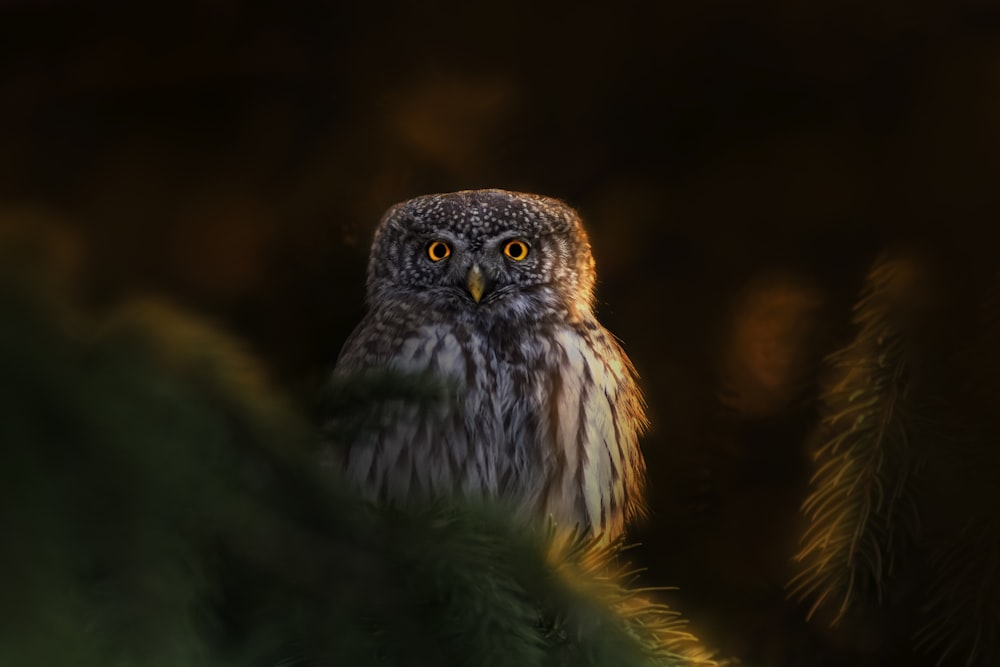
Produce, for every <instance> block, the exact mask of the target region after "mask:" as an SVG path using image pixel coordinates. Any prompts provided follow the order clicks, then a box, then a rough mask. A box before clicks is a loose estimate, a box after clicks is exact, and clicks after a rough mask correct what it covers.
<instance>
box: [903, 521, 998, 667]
mask: <svg viewBox="0 0 1000 667" xmlns="http://www.w3.org/2000/svg"><path fill="white" fill-rule="evenodd" d="M930 567H931V571H932V572H933V576H932V579H931V581H930V583H929V586H928V589H927V594H926V596H927V597H926V600H927V602H926V603H925V604H924V605H923V606H922V607H921V609H920V611H921V612H922V613H923V614H924V615H925V616H926V617H927V619H928V620H927V621H926V622H925V623H924V624H923V625H922V626H921V627H920V629H919V630H918V632H917V633H916V635H915V637H914V639H915V642H916V646H917V648H919V649H921V650H923V651H925V652H927V653H932V654H934V655H935V656H937V663H936V664H938V665H942V664H952V663H950V662H948V661H949V660H958V661H959V662H957V663H954V664H961V665H963V666H964V667H978V666H980V665H981V666H982V667H987V666H989V665H997V664H1000V521H997V520H996V519H995V518H993V520H983V519H976V520H971V521H968V522H967V523H966V524H965V526H963V527H962V529H961V531H960V532H959V533H958V534H957V535H951V536H948V537H947V538H945V539H942V540H939V541H938V542H937V543H936V544H934V545H933V546H932V547H931V557H930Z"/></svg>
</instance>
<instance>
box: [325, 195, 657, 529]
mask: <svg viewBox="0 0 1000 667" xmlns="http://www.w3.org/2000/svg"><path fill="white" fill-rule="evenodd" d="M595 279H596V273H595V263H594V258H593V254H592V251H591V245H590V242H589V239H588V236H587V233H586V231H585V229H584V227H583V223H582V221H581V218H580V216H579V214H578V213H577V212H576V211H575V210H574V209H573V208H571V207H570V206H569V205H567V204H565V203H563V202H562V201H560V200H557V199H554V198H550V197H545V196H541V195H535V194H528V193H519V192H511V191H506V190H499V189H489V190H463V191H460V192H451V193H445V194H433V195H425V196H421V197H417V198H415V199H410V200H408V201H404V202H402V203H399V204H396V205H395V206H393V207H391V208H390V209H389V210H388V211H387V212H386V213H385V215H384V216H383V217H382V219H381V221H380V223H379V225H378V227H377V228H376V230H375V234H374V239H373V241H372V245H371V251H370V256H369V262H368V271H367V283H366V298H365V301H366V306H367V309H366V312H365V314H364V316H363V318H362V319H361V321H360V323H359V324H358V325H357V327H356V328H355V329H354V331H353V332H352V333H351V334H350V336H349V337H348V338H347V340H346V342H345V343H344V346H343V348H342V350H341V353H340V355H339V357H338V359H337V362H336V364H335V366H334V369H333V376H334V377H337V378H341V379H344V378H351V377H357V376H359V375H361V374H364V373H372V372H379V371H390V372H393V373H400V374H409V375H412V376H415V377H429V378H431V379H433V380H435V381H438V382H440V383H441V386H446V387H448V394H447V396H448V398H447V399H445V400H441V401H440V403H439V404H435V405H434V406H433V407H432V408H428V409H422V408H420V406H417V405H413V404H407V403H405V402H400V401H394V402H393V401H390V402H387V404H386V408H385V410H386V414H384V415H383V418H382V419H381V420H380V421H379V424H380V427H379V428H376V429H372V430H371V431H370V432H369V433H368V435H367V436H363V437H361V436H359V437H358V438H357V439H355V441H354V442H351V443H349V444H348V446H347V447H346V448H345V450H346V451H345V452H344V453H343V455H342V456H343V459H342V461H341V465H342V468H343V470H344V471H345V472H346V475H347V477H348V478H349V480H350V481H352V482H353V483H355V484H357V485H358V486H359V487H360V488H361V490H362V491H363V493H364V495H366V496H367V497H368V498H369V499H371V500H373V501H375V502H380V503H388V504H391V505H403V506H405V505H408V504H412V503H415V502H417V501H426V500H433V499H439V498H454V497H461V498H495V499H501V500H503V501H505V502H507V503H510V504H511V505H512V506H513V507H515V508H516V509H517V510H518V511H523V512H525V513H527V514H529V515H531V516H534V517H541V518H548V519H549V520H551V521H552V522H553V523H554V524H555V525H556V526H558V527H561V528H568V529H571V530H573V531H575V532H576V534H582V535H585V536H587V535H589V536H591V537H594V538H596V539H597V540H598V541H604V542H611V541H614V540H618V539H619V538H620V537H621V536H622V535H623V533H624V531H625V528H626V526H627V525H629V524H631V523H632V522H633V521H634V520H635V519H637V518H638V517H640V516H641V515H642V514H643V513H644V500H643V493H644V486H645V462H644V459H643V455H642V452H641V449H640V445H639V439H640V436H641V435H642V433H643V432H644V431H645V430H646V429H647V426H648V422H647V418H646V405H645V402H644V399H643V396H642V393H641V391H640V389H639V386H638V376H637V373H636V370H635V367H634V366H633V364H632V362H631V361H630V360H629V358H628V356H627V355H626V354H625V352H624V351H623V349H622V347H621V345H620V344H619V343H618V341H617V339H616V338H615V337H614V336H613V335H612V334H611V333H610V332H609V331H608V330H607V329H605V328H604V327H603V326H602V325H601V324H600V322H598V320H597V318H596V316H595V313H594V307H595V294H594V288H595Z"/></svg>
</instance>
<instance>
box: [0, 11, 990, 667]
mask: <svg viewBox="0 0 1000 667" xmlns="http://www.w3.org/2000/svg"><path fill="white" fill-rule="evenodd" d="M998 166H1000V8H997V7H995V6H994V4H993V3H988V2H979V3H976V2H963V1H958V2H943V1H942V2H938V3H926V2H925V3H913V2H901V1H896V2H894V1H876V2H870V1H851V0H849V1H834V0H818V1H816V2H793V1H792V0H775V1H772V2H756V3H745V2H738V1H736V0H708V1H702V2H684V3H681V2H661V3H648V4H643V3H631V2H616V3H611V4H607V5H605V6H603V7H584V6H582V5H578V4H577V3H565V4H560V3H538V2H523V1H515V2H509V3H507V4H504V5H492V6H489V5H476V4H474V3H468V2H454V3H452V2H431V1H427V2H422V3H412V4H404V3H400V2H356V3H354V4H348V3H320V2H314V3H285V4H277V3H275V4H272V5H271V6H267V5H263V4H253V5H251V4H250V3H240V2H237V1H231V2H225V1H219V2H197V3H185V2H177V1H174V2H169V3H167V2H149V3H131V4H128V5H126V4H124V3H123V4H122V5H119V6H114V5H109V4H105V5H101V6H96V5H95V3H82V2H80V3H76V2H62V1H59V0H51V1H49V2H30V1H21V2H17V1H14V2H12V1H10V0H7V1H6V2H0V233H24V232H25V230H43V232H44V233H45V234H46V235H47V236H48V237H49V245H48V246H47V247H48V248H49V251H48V252H49V254H50V255H51V256H50V259H51V260H52V261H53V262H54V263H55V264H56V265H57V266H58V267H59V269H60V271H62V273H63V275H64V276H65V277H66V278H67V282H68V283H70V284H72V285H73V286H74V288H75V289H77V290H78V291H79V292H80V294H81V295H82V296H83V297H84V298H85V299H87V300H88V301H90V302H91V303H93V304H94V305H95V306H97V307H101V306H103V305H106V304H112V303H114V302H116V301H119V300H120V299H122V298H124V297H127V296H131V295H136V294H148V293H154V294H158V295H161V296H165V297H167V298H170V299H172V300H175V301H178V302H180V303H182V304H183V305H185V306H187V307H189V308H192V309H194V310H195V311H197V312H200V313H202V314H203V315H204V316H206V317H207V318H209V319H210V320H212V321H215V322H217V323H219V324H220V325H222V326H223V327H225V328H227V329H228V330H230V331H232V332H235V333H236V334H237V335H238V336H240V337H242V338H243V339H245V340H246V341H247V342H248V345H249V346H250V347H251V348H252V349H253V350H254V352H255V354H256V355H257V356H258V357H259V358H260V359H261V360H262V362H263V363H264V364H265V365H266V366H267V367H268V368H269V369H270V371H271V373H272V375H273V377H274V378H275V379H276V380H277V382H279V383H280V384H281V385H282V386H284V387H285V388H286V389H287V390H288V391H289V392H291V393H292V394H293V395H295V396H297V397H299V398H300V399H301V400H302V401H303V404H305V405H308V404H309V402H310V400H311V397H312V396H313V395H314V392H315V389H316V387H317V386H318V384H319V383H320V382H321V381H322V378H323V375H324V373H325V371H326V370H328V369H329V367H330V366H331V364H332V362H333V361H334V359H335V358H336V355H337V353H338V351H339V349H340V345H341V344H342V342H343V340H344V338H345V337H346V335H347V334H348V333H349V331H350V329H351V328H352V326H353V325H354V323H355V322H356V321H357V320H358V319H359V317H360V315H361V312H362V302H361V299H362V294H363V280H364V269H365V262H366V252H367V244H368V241H369V238H370V234H371V231H372V229H373V228H374V225H375V224H376V222H377V221H378V219H379V217H380V215H381V213H382V212H383V211H384V210H385V209H386V208H387V207H388V206H389V205H391V204H393V203H395V202H397V201H400V200H403V199H406V198H409V197H411V196H415V195H418V194H424V193H428V192H442V191H451V190H457V189H466V188H478V187H501V188H507V189H515V190H525V191H531V192H537V193H541V194H547V195H551V196H556V197H560V198H563V199H565V200H567V201H568V202H569V203H570V204H572V205H573V206H575V207H577V208H578V209H579V210H580V211H581V213H582V214H583V216H584V219H585V221H586V223H587V225H588V228H589V230H590V232H591V237H592V238H591V240H592V242H593V245H594V252H595V255H596V258H597V262H598V271H599V277H600V282H599V298H600V316H601V319H602V321H603V322H604V323H605V324H606V325H607V326H608V327H609V328H610V329H611V330H612V331H614V332H615V333H616V334H617V335H618V336H620V337H621V338H622V340H623V341H624V345H625V348H626V350H627V351H628V353H629V354H630V356H631V357H632V359H633V360H634V361H635V363H636V365H637V367H638V368H639V371H640V373H641V375H642V382H643V386H644V388H645V390H646V394H647V397H648V400H649V405H650V412H651V417H652V420H653V426H654V430H653V432H652V434H651V435H650V436H649V437H648V438H647V439H646V440H645V442H644V446H645V451H646V456H647V459H648V463H649V467H650V478H651V498H650V501H651V510H652V511H651V515H650V518H649V520H648V521H647V523H646V524H645V525H644V526H641V527H640V528H639V529H638V530H637V531H636V534H635V538H636V539H637V540H638V541H641V542H643V546H641V547H638V548H636V549H635V550H634V551H633V552H632V553H633V558H634V560H635V562H636V563H637V564H639V565H642V566H644V567H646V568H647V571H646V573H645V574H644V575H643V582H644V583H649V584H650V585H659V586H663V585H676V586H679V587H680V591H678V592H676V593H671V594H668V595H667V599H668V601H669V602H670V603H671V604H672V605H676V606H677V607H679V608H680V609H681V610H682V611H683V612H684V613H685V614H686V615H688V616H689V617H691V618H692V619H693V627H694V628H695V630H696V631H697V632H698V633H699V634H700V635H701V636H703V637H704V638H705V639H706V640H707V641H709V642H710V643H711V644H712V645H714V646H716V647H718V648H720V649H721V651H722V654H723V655H731V656H737V657H740V658H742V659H743V660H744V661H745V664H747V665H773V666H776V667H777V666H784V665H825V664H830V665H840V664H850V663H854V664H859V665H860V664H871V665H883V664H885V665H888V664H908V665H909V664H921V662H920V659H918V658H913V657H912V656H910V655H909V654H908V652H907V648H906V646H907V645H908V642H907V641H906V640H905V638H901V636H896V635H894V634H893V632H892V631H891V629H889V630H887V629H886V627H887V625H886V623H884V622H883V623H881V624H880V625H879V626H878V627H879V629H878V630H871V631H864V630H863V628H865V627H868V626H867V625H866V624H865V623H864V622H860V623H859V624H855V625H854V626H851V627H850V628H849V629H846V630H845V629H840V630H827V629H825V628H824V627H823V626H822V624H814V625H807V624H806V622H805V620H804V608H803V607H801V606H799V605H797V604H794V603H791V602H786V601H785V596H784V591H783V585H784V583H785V582H786V581H787V579H788V577H789V575H790V573H791V568H790V561H791V557H792V556H793V554H794V553H795V550H796V540H797V535H798V530H799V528H800V525H799V521H800V520H799V515H798V506H799V504H800V503H801V501H802V498H803V497H804V493H805V488H806V486H805V485H806V483H807V479H808V459H807V456H806V449H805V446H806V442H807V436H808V434H809V432H810V430H811V429H812V427H813V425H814V423H815V421H816V405H815V396H816V386H817V377H818V368H819V361H820V360H821V358H822V357H823V355H825V354H827V353H829V352H830V351H832V350H833V349H835V348H836V347H837V345H838V344H841V343H843V342H844V341H845V340H847V338H848V337H849V335H850V327H849V318H850V306H851V304H852V302H853V301H854V300H855V298H856V296H857V293H858V289H859V288H860V286H861V284H862V282H863V280H864V276H865V272H866V270H867V267H868V266H869V265H870V263H871V262H872V260H873V259H874V258H875V257H876V256H877V254H878V253H879V252H880V251H882V250H884V249H887V248H890V247H893V246H896V245H898V244H901V243H908V242H915V243H918V244H922V245H923V246H925V247H928V248H931V249H933V250H935V251H936V252H939V253H941V254H942V255H946V256H947V257H949V258H950V259H949V261H950V262H952V264H951V265H952V266H954V267H962V266H963V265H965V263H966V262H968V263H970V265H976V266H987V265H989V266H992V265H993V264H994V263H995V260H994V257H995V256H996V248H997V236H998V235H997V234H996V233H995V232H994V231H993V226H994V222H995V211H996V210H997V209H996V206H995V205H996V203H997V199H998V197H1000V195H998V192H1000V188H998V180H997V177H998V175H1000V174H998ZM11 230H14V231H11ZM891 625H892V624H891V622H890V623H889V624H888V626H889V627H891ZM873 627H874V626H873ZM859 629H860V630H859Z"/></svg>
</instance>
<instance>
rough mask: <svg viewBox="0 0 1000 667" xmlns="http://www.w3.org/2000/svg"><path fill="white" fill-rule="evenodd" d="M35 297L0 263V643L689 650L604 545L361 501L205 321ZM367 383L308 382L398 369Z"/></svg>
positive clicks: (596, 660)
mask: <svg viewBox="0 0 1000 667" xmlns="http://www.w3.org/2000/svg"><path fill="white" fill-rule="evenodd" d="M57 304H58V300H57V299H53V297H52V296H51V295H46V294H43V293H41V292H39V291H38V290H35V289H34V288H31V287H25V286H24V285H23V284H20V283H19V282H18V281H15V280H6V279H3V278H2V277H0V321H2V322H3V326H2V327H0V440H2V444H3V446H2V447H0V534H2V535H3V538H4V545H3V548H2V549H0V571H2V572H3V573H4V575H5V584H4V595H3V596H0V664H4V665H75V666H83V667H86V666H88V665H94V666H97V665H100V666H102V667H103V666H106V665H113V666H116V667H131V666H138V665H143V666H153V667H155V666H158V665H162V666H164V667H167V666H175V665H185V666H198V665H203V666H205V667H222V666H225V667H244V666H251V665H254V666H256V665H284V666H289V667H290V666H292V665H476V666H480V665H498V666H500V665H510V666H511V667H514V666H517V667H521V666H530V665H574V666H577V665H593V666H598V665H608V666H611V665H614V666H616V667H617V666H629V665H635V666H640V665H642V666H646V665H663V666H669V667H680V666H687V665H704V664H712V663H711V660H710V656H709V654H708V653H707V652H706V651H705V650H704V649H703V648H702V647H701V646H700V644H699V643H698V642H697V640H696V639H694V638H693V637H692V636H691V635H689V634H687V633H686V632H685V631H684V626H683V623H682V622H681V621H680V619H679V618H678V616H677V615H676V613H675V612H673V611H671V610H669V609H667V608H665V607H663V606H661V605H659V604H657V603H655V602H654V601H652V600H651V599H649V598H648V596H647V595H645V594H643V593H642V592H640V591H634V590H630V589H629V588H628V586H627V584H628V581H629V574H628V572H627V568H624V567H623V566H621V565H620V564H619V558H620V556H619V549H618V548H617V547H598V546H596V545H593V544H590V543H588V542H586V541H583V540H579V539H569V540H565V539H557V538H556V537H555V535H554V534H553V532H552V531H551V530H550V529H548V528H546V527H544V526H536V525H533V524H529V523H524V522H520V521H516V520H512V519H511V518H510V516H509V512H506V511H505V508H503V507H493V506H472V505H463V506H433V507H426V508H423V509H421V510H417V511H414V512H409V513H403V512H401V511H398V510H392V509H384V510H383V509H377V508H375V507H373V506H371V505H368V504H366V503H364V502H362V501H361V500H359V499H358V498H357V497H355V495H354V493H353V492H351V491H350V490H349V489H348V488H347V487H346V485H344V484H342V483H341V482H340V480H339V479H338V478H337V477H336V476H334V475H333V474H332V473H331V472H330V471H329V470H321V469H319V468H318V466H316V465H315V456H316V452H315V451H314V450H313V447H312V441H313V440H314V434H313V433H312V431H311V429H309V428H307V427H306V426H305V425H304V424H303V423H302V421H301V420H300V418H299V417H298V416H297V415H296V414H295V411H294V410H293V409H292V408H291V407H290V406H289V405H287V404H286V402H285V401H284V400H283V399H282V397H281V396H280V395H278V394H276V393H275V392H274V391H273V390H271V389H270V388H269V387H268V385H267V383H266V382H265V381H264V380H263V379H262V377H261V376H260V373H259V372H258V370H257V367H256V365H255V364H254V363H253V361H252V360H251V359H250V358H249V357H248V356H247V355H246V354H245V353H243V352H241V351H240V349H239V346H238V345H235V344H234V343H233V341H231V340H229V339H228V338H227V337H225V336H223V335H220V334H219V333H217V332H216V331H214V330H213V329H212V328H211V327H207V326H205V325H203V324H200V323H198V322H197V321H194V320H192V319H191V318H190V317H187V316H184V315H183V314H180V313H178V312H176V311H174V310H171V309H169V308H164V307H162V306H158V305H155V304H152V303H138V304H134V305H132V306H129V307H126V308H124V309H122V310H121V311H120V312H118V313H117V314H115V315H113V316H112V317H110V318H107V319H105V320H103V321H100V322H93V321H90V320H88V319H87V318H86V317H82V316H80V315H79V314H76V313H74V312H73V311H72V309H69V308H67V307H65V306H60V305H57ZM386 387H387V385H379V384H378V383H377V382H375V383H369V384H366V385H364V386H362V387H360V389H359V388H358V386H357V385H354V386H347V385H345V386H340V387H333V388H331V391H332V392H333V394H334V395H333V399H332V400H333V401H334V403H335V404H336V405H339V406H341V407H342V410H341V413H340V414H342V415H348V414H349V413H350V412H351V411H353V410H355V409H357V410H361V407H360V406H361V405H363V403H364V400H363V399H364V398H365V392H368V394H369V397H370V398H373V399H374V398H377V397H379V396H381V397H383V398H385V397H387V396H388V397H390V398H391V397H392V396H394V395H396V394H394V393H393V392H397V393H398V392H399V391H403V392H404V393H405V392H412V390H414V388H413V387H402V388H400V387H395V388H390V389H391V390H390V389H387V388H386ZM355 389H357V391H356V392H355V393H354V394H352V391H354V390H355ZM362 422H363V419H362ZM340 423H341V424H342V425H343V429H344V430H341V431H339V435H340V437H348V436H349V434H350V432H351V429H353V428H355V427H356V424H355V423H354V422H353V421H352V420H351V419H349V418H345V419H344V420H342V421H341V422H340ZM331 428H333V429H334V431H336V429H337V428H338V427H337V425H336V424H334V425H333V426H332V427H331Z"/></svg>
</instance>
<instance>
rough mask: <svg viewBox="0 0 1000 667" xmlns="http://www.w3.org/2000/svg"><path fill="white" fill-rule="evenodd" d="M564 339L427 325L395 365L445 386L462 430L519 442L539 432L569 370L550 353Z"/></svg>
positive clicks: (557, 334)
mask: <svg viewBox="0 0 1000 667" xmlns="http://www.w3.org/2000/svg"><path fill="white" fill-rule="evenodd" d="M568 338H569V339H571V338H572V336H571V335H570V334H569V333H568V332H567V331H565V330H563V331H559V330H556V329H530V328H529V329H524V330H521V331H506V332H504V333H503V335H498V334H496V333H493V334H488V333H484V332H482V331H480V330H477V329H475V328H472V327H468V328H466V327H461V326H440V325H439V326H425V327H422V328H420V329H418V330H417V331H415V332H414V333H413V335H412V336H410V337H409V338H407V339H406V340H405V341H404V342H403V343H402V345H401V346H400V347H399V348H398V351H397V354H396V358H395V363H394V365H395V366H396V367H397V368H399V369H401V370H407V371H414V372H421V373H426V372H429V373H431V374H433V375H435V376H437V377H440V378H441V379H442V380H444V381H445V382H447V383H448V384H449V385H450V386H451V387H452V388H453V389H454V392H455V396H456V398H457V403H458V404H459V406H460V407H461V414H462V416H463V417H464V419H463V420H462V421H463V422H464V426H465V428H466V430H468V431H473V432H476V433H477V434H478V435H480V436H483V437H485V438H486V439H487V441H490V440H494V439H497V438H499V439H501V440H508V441H509V440H511V439H521V440H523V439H524V438H525V437H530V436H533V435H534V434H535V433H536V432H537V431H538V426H539V423H540V421H542V420H543V417H544V415H543V412H544V410H546V398H547V397H548V396H549V395H550V394H551V391H552V386H553V385H554V384H561V383H563V382H564V379H563V377H562V376H563V375H564V374H565V373H567V372H570V371H571V370H572V369H570V368H567V367H566V366H565V365H561V364H560V363H559V361H560V354H559V353H557V351H556V350H555V349H554V348H555V347H560V348H561V347H562V346H563V345H565V344H566V342H565V341H566V340H567V339H568ZM560 341H562V342H560Z"/></svg>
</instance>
